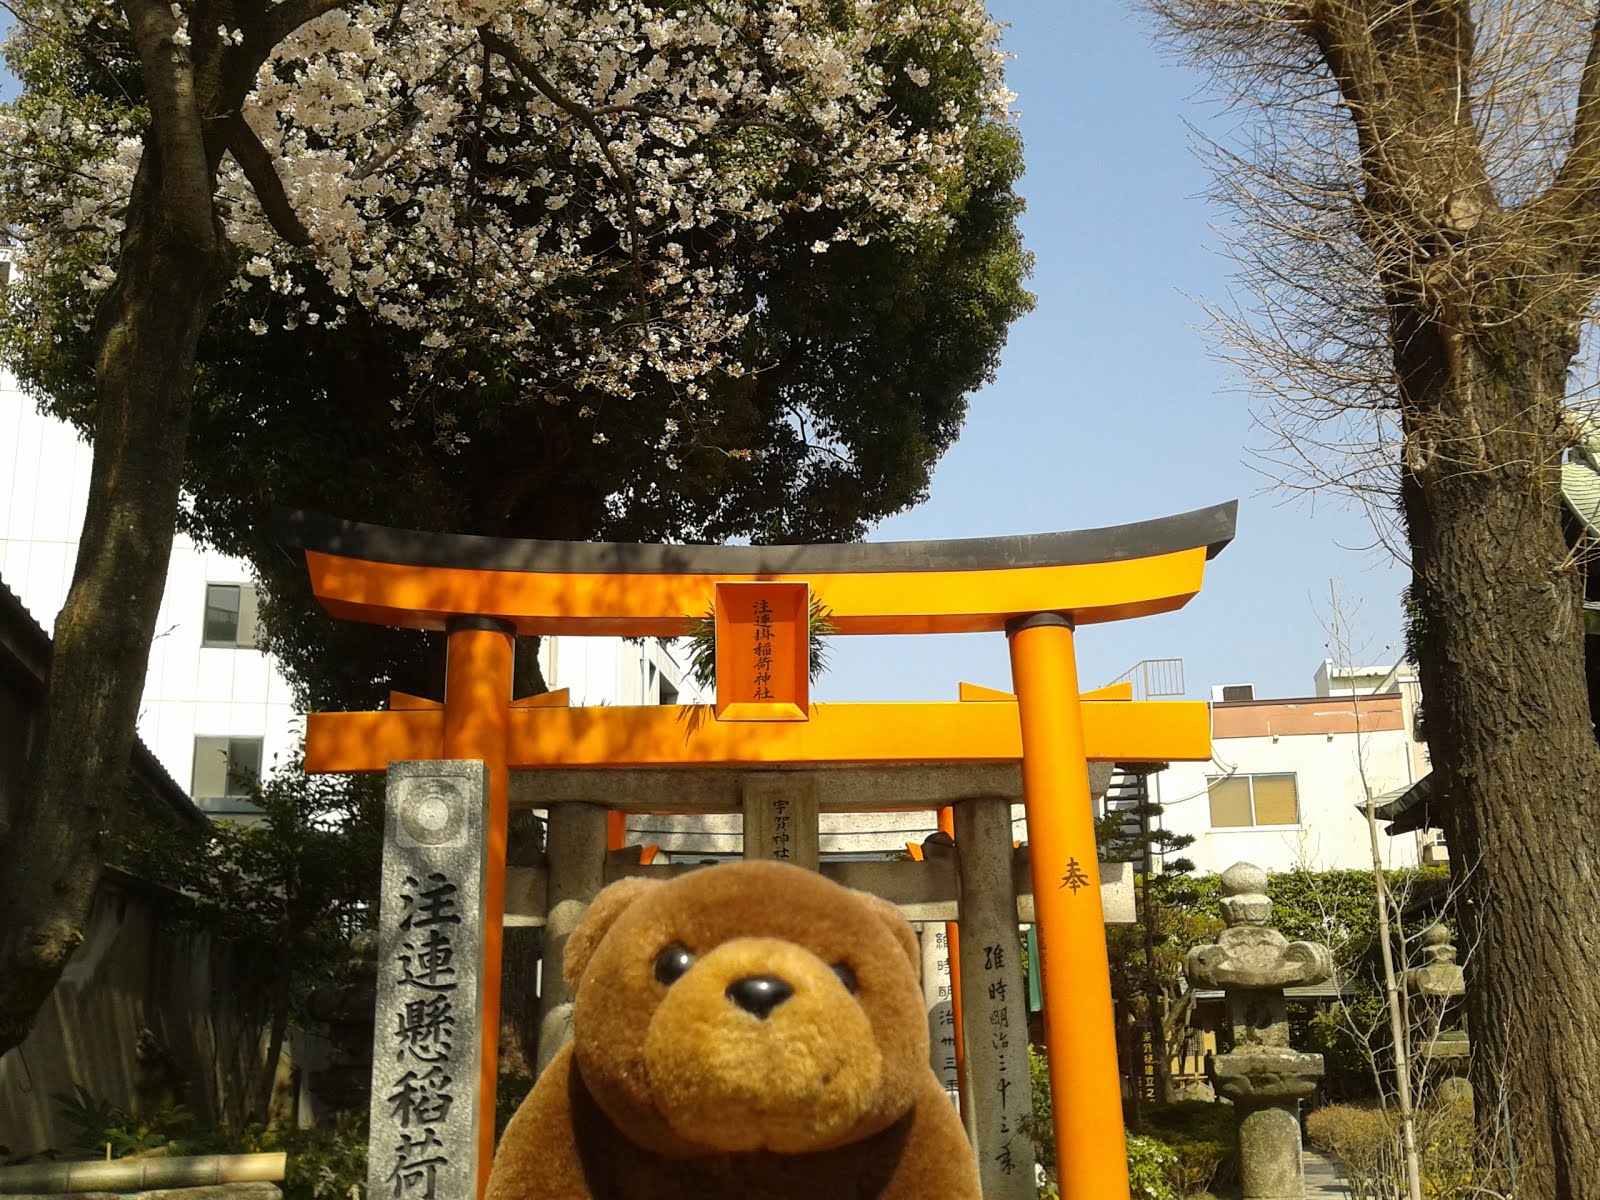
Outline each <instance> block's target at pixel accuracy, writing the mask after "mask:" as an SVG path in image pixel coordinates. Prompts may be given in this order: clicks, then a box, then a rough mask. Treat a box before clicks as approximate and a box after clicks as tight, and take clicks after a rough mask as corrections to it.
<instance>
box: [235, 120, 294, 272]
mask: <svg viewBox="0 0 1600 1200" xmlns="http://www.w3.org/2000/svg"><path fill="white" fill-rule="evenodd" d="M228 152H229V153H230V154H232V155H233V160H234V161H235V162H236V163H238V164H239V169H240V170H242V171H243V172H244V177H245V178H246V179H247V180H249V181H250V186H251V188H253V189H254V190H255V194H256V199H257V200H258V201H260V203H261V211H262V212H263V213H265V214H266V218H267V220H268V222H269V223H270V224H271V225H272V228H273V229H274V230H276V231H277V233H278V236H279V237H281V238H283V240H284V241H286V242H288V243H289V244H290V245H291V246H309V245H310V244H311V241H312V238H311V233H310V231H309V230H307V229H306V227H305V225H304V224H302V223H301V221H300V218H299V217H298V216H297V215H296V214H295V211H294V205H293V204H291V203H290V201H289V196H288V194H287V193H286V192H285V191H284V190H283V180H281V179H279V178H278V172H277V169H276V168H275V167H274V166H273V163H272V156H271V155H270V154H268V153H267V148H266V147H265V146H263V145H262V144H261V139H260V138H258V137H257V136H256V131H255V130H253V129H251V128H250V123H249V122H248V121H246V120H245V119H244V118H243V117H242V116H240V115H238V114H237V113H236V114H234V116H233V117H231V118H230V119H229V120H228Z"/></svg>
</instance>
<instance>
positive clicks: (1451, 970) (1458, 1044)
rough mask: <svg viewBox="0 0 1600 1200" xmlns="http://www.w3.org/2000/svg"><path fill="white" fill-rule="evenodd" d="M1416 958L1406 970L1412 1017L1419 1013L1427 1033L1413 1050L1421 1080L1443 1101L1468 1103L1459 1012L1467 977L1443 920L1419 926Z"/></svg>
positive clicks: (1465, 1053)
mask: <svg viewBox="0 0 1600 1200" xmlns="http://www.w3.org/2000/svg"><path fill="white" fill-rule="evenodd" d="M1422 958H1423V964H1422V966H1420V967H1413V968H1412V969H1411V970H1409V971H1407V972H1406V991H1407V992H1409V993H1410V994H1411V996H1412V1003H1411V1008H1412V1013H1413V1023H1415V1017H1416V1016H1417V1015H1419V1014H1420V1016H1421V1018H1422V1026H1423V1030H1424V1034H1425V1036H1427V1039H1428V1040H1427V1041H1425V1042H1424V1043H1423V1044H1422V1045H1421V1046H1419V1047H1418V1048H1417V1050H1416V1052H1415V1056H1414V1057H1415V1059H1416V1061H1417V1062H1419V1063H1420V1064H1421V1065H1422V1076H1423V1078H1422V1080H1421V1083H1422V1085H1423V1087H1424V1088H1426V1089H1428V1090H1429V1091H1431V1092H1432V1094H1433V1096H1434V1097H1435V1098H1436V1099H1438V1100H1442V1101H1444V1102H1445V1103H1454V1104H1463V1103H1464V1104H1471V1103H1472V1084H1471V1083H1469V1082H1468V1081H1467V1078H1466V1075H1467V1062H1468V1055H1469V1053H1470V1051H1471V1046H1470V1044H1469V1043H1468V1041H1467V1031H1466V1029H1465V1027H1464V1026H1463V1024H1462V1015H1461V998H1462V997H1463V996H1465V995H1466V992H1467V983H1466V978H1465V976H1464V975H1463V974H1462V971H1461V967H1460V966H1459V965H1458V964H1457V963H1456V948H1455V946H1453V945H1452V944H1451V942H1450V931H1449V930H1448V929H1446V928H1445V927H1444V926H1443V925H1438V924H1434V925H1430V926H1428V927H1427V928H1426V929H1424V930H1423V931H1422Z"/></svg>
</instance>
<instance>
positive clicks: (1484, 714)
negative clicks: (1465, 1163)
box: [1151, 0, 1600, 1200]
mask: <svg viewBox="0 0 1600 1200" xmlns="http://www.w3.org/2000/svg"><path fill="white" fill-rule="evenodd" d="M1151 5H1152V7H1153V8H1154V9H1155V10H1156V11H1157V12H1158V14H1159V15H1160V17H1161V18H1162V20H1163V22H1164V26H1165V29H1166V30H1167V32H1168V33H1169V34H1170V36H1171V37H1172V39H1173V40H1174V41H1175V42H1176V43H1177V44H1178V45H1179V46H1180V47H1181V48H1182V49H1183V50H1185V51H1186V52H1188V53H1189V54H1190V55H1192V56H1193V57H1194V58H1195V59H1196V60H1197V61H1199V62H1201V63H1203V64H1205V65H1207V66H1208V67H1210V68H1212V69H1213V71H1214V73H1215V78H1216V79H1217V80H1218V82H1219V85H1220V86H1221V87H1222V88H1223V89H1224V91H1225V92H1226V93H1227V94H1228V95H1229V96H1230V97H1231V98H1232V99H1233V100H1235V101H1236V102H1238V103H1236V104H1235V105H1234V106H1233V107H1232V108H1231V109H1230V110H1229V111H1230V112H1232V113H1233V114H1235V115H1236V116H1237V118H1238V123H1237V126H1236V128H1235V129H1234V130H1233V131H1230V132H1229V133H1225V134H1221V135H1218V136H1217V137H1216V138H1215V139H1213V140H1212V141H1211V142H1210V150H1211V152H1212V153H1213V154H1214V155H1215V156H1216V157H1217V160H1218V161H1217V165H1218V166H1219V168H1220V170H1219V171H1218V176H1217V177H1218V190H1219V192H1220V195H1221V198H1222V200H1223V201H1224V202H1225V203H1226V204H1227V205H1229V206H1230V208H1231V211H1232V212H1233V213H1234V214H1235V216H1236V217H1237V224H1236V225H1235V227H1234V229H1233V230H1232V233H1233V235H1234V236H1233V246H1234V250H1235V255H1236V258H1237V261H1238V264H1239V267H1240V273H1241V277H1242V282H1243V283H1244V284H1245V285H1246V287H1247V288H1248V290H1249V291H1250V292H1251V293H1253V296H1254V300H1253V301H1252V302H1251V303H1250V305H1249V306H1248V307H1246V308H1244V309H1242V310H1234V311H1230V312H1224V313H1220V314H1219V316H1220V317H1221V325H1222V332H1223V334H1224V336H1225V339H1226V340H1227V342H1228V345H1229V347H1230V356H1231V357H1233V358H1234V359H1235V360H1236V361H1238V362H1240V363H1241V364H1243V365H1244V367H1245V370H1246V377H1247V379H1248V380H1249V382H1250V383H1251V384H1252V385H1254V386H1255V387H1256V388H1257V389H1258V390H1259V392H1260V394H1261V395H1263V396H1264V397H1265V398H1266V404H1265V411H1264V419H1265V422H1266V424H1267V425H1268V426H1269V428H1272V429H1274V430H1276V432H1277V433H1278V435H1279V437H1278V440H1277V446H1276V450H1277V451H1278V452H1280V454H1281V457H1282V461H1283V462H1284V463H1285V465H1287V466H1289V467H1290V468H1292V469H1293V472H1294V474H1295V478H1296V480H1297V481H1298V482H1300V483H1301V484H1304V485H1308V486H1313V487H1319V488H1321V487H1326V486H1327V485H1329V484H1333V485H1336V486H1340V487H1345V488H1348V489H1351V490H1352V491H1354V492H1355V493H1356V494H1358V495H1359V496H1361V497H1362V498H1363V499H1364V500H1365V501H1366V502H1368V503H1369V504H1372V505H1374V506H1375V507H1377V508H1380V509H1382V508H1384V507H1385V505H1386V504H1392V512H1393V514H1394V515H1395V516H1396V517H1398V529H1399V531H1400V532H1401V533H1402V534H1403V537H1404V541H1405V542H1406V543H1408V544H1409V558H1410V562H1411V566H1412V571H1413V579H1412V586H1411V597H1412V602H1413V605H1414V618H1415V631H1414V632H1415V634H1416V639H1415V640H1416V646H1417V650H1418V654H1419V658H1420V662H1419V668H1420V670H1421V675H1422V682H1423V686H1424V691H1425V694H1426V696H1427V710H1426V711H1427V733H1428V742H1429V748H1430V751H1431V753H1432V758H1433V763H1434V773H1435V781H1436V783H1437V784H1439V785H1440V786H1439V787H1438V789H1437V794H1442V795H1443V796H1444V797H1445V804H1444V807H1445V810H1446V816H1445V828H1446V833H1447V835H1448V837H1449V840H1450V848H1451V857H1452V860H1453V861H1455V862H1457V863H1460V864H1462V865H1463V866H1465V867H1466V868H1467V869H1468V874H1467V877H1466V882H1465V885H1464V887H1463V889H1462V891H1461V894H1460V897H1459V899H1458V902H1457V915H1458V917H1459V918H1460V923H1461V925H1462V927H1463V933H1464V935H1465V937H1466V939H1467V940H1468V941H1469V942H1470V943H1471V944H1472V945H1474V946H1475V947H1476V951H1475V953H1474V955H1473V956H1472V959H1471V961H1470V964H1469V978H1468V983H1469V1002H1468V1003H1469V1015H1470V1019H1471V1022H1472V1028H1473V1034H1474V1056H1475V1061H1474V1066H1473V1074H1474V1083H1475V1084H1476V1085H1477V1087H1478V1089H1479V1095H1480V1097H1493V1096H1496V1095H1498V1093H1499V1089H1500V1088H1501V1087H1502V1086H1503V1087H1504V1088H1505V1089H1506V1092H1507V1097H1508V1099H1507V1106H1506V1107H1507V1111H1508V1112H1509V1115H1510V1125H1509V1133H1510V1135H1511V1137H1512V1139H1513V1142H1514V1149H1515V1154H1516V1160H1517V1163H1518V1176H1519V1178H1518V1185H1519V1191H1518V1195H1519V1196H1521V1197H1527V1198H1529V1200H1534V1198H1543V1197H1557V1196H1559V1197H1597V1196H1600V1172H1597V1171H1596V1170H1595V1169H1594V1164H1595V1163H1596V1162H1600V993H1596V992H1595V991H1594V989H1592V988H1586V987H1584V986H1582V984H1581V982H1580V981H1581V980H1583V979H1584V978H1585V976H1586V973H1588V972H1589V971H1591V970H1592V966H1591V964H1592V963H1593V962H1594V960H1595V955H1596V953H1597V952H1600V885H1597V878H1600V828H1597V826H1596V823H1595V822H1594V820H1593V819H1592V815H1590V811H1589V809H1590V805H1589V801H1590V798H1591V797H1592V796H1594V795H1595V794H1596V793H1597V792H1600V748H1597V746H1596V741H1595V736H1594V730H1593V726H1592V724H1591V720H1590V715H1589V702H1588V695H1587V691H1586V688H1585V682H1584V674H1583V622H1582V620H1581V603H1582V581H1581V578H1580V571H1579V569H1578V567H1579V564H1578V562H1577V560H1576V558H1575V556H1574V555H1573V554H1571V553H1570V552H1569V547H1568V544H1567V542H1566V540H1565V538H1564V536H1563V530H1562V522H1561V509H1560V490H1559V466H1560V462H1561V457H1562V454H1563V451H1564V450H1565V449H1566V448H1567V447H1568V446H1569V445H1571V444H1572V442H1573V422H1572V421H1571V420H1570V419H1569V415H1568V409H1569V404H1570V403H1571V402H1572V401H1573V400H1574V399H1575V398H1576V397H1575V396H1574V395H1572V394H1570V390H1571V389H1569V379H1570V377H1571V375H1572V372H1573V367H1574V363H1575V361H1576V360H1577V358H1578V355H1579V350H1580V345H1581V343H1582V340H1583V337H1584V332H1585V330H1586V328H1587V327H1588V325H1589V322H1590V320H1591V317H1592V314H1593V311H1594V302H1595V298H1596V291H1597V283H1600V274H1597V272H1600V15H1597V13H1596V6H1595V5H1594V4H1592V3H1588V4H1577V3H1573V2H1572V0H1542V2H1540V3H1532V2H1527V3H1512V2H1511V0H1503V2H1502V3H1500V4H1496V5H1493V6H1487V5H1485V6H1481V8H1479V7H1477V6H1473V5H1472V4H1470V3H1468V2H1466V0H1458V2H1454V3H1452V2H1448V0H1411V2H1403V0H1300V2H1283V0H1151ZM1495 1108H1496V1105H1495V1104H1493V1103H1489V1104H1480V1112H1489V1113H1492V1112H1493V1110H1494V1109H1495Z"/></svg>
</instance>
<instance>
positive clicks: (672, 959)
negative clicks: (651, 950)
mask: <svg viewBox="0 0 1600 1200" xmlns="http://www.w3.org/2000/svg"><path fill="white" fill-rule="evenodd" d="M693 965H694V955H692V954H690V953H689V947H687V946H685V945H684V944H683V943H682V942H673V943H672V944H671V945H670V946H668V947H667V948H666V949H665V950H663V951H662V952H661V953H660V954H658V955H656V979H657V980H659V981H660V982H661V983H664V984H666V985H667V986H669V987H670V986H671V985H672V984H674V983H676V982H677V981H678V980H679V979H681V978H682V977H683V973H684V972H685V971H687V970H688V969H689V968H690V967H692V966H693Z"/></svg>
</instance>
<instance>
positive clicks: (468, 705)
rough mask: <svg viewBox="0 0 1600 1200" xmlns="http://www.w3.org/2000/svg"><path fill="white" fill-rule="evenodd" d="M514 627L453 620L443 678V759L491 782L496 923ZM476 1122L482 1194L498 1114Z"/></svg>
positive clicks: (507, 808)
mask: <svg viewBox="0 0 1600 1200" xmlns="http://www.w3.org/2000/svg"><path fill="white" fill-rule="evenodd" d="M516 628H517V627H516V626H515V625H513V624H512V623H511V622H510V621H502V620H499V619H498V618H495V617H477V616H472V617H456V618H453V619H452V620H451V621H450V623H449V625H448V626H447V629H448V635H447V636H448V638H449V648H448V651H447V657H446V659H445V678H444V757H445V758H466V759H471V758H476V759H481V760H482V761H483V766H484V771H485V774H486V775H487V776H488V780H489V811H488V814H487V817H488V819H487V820H486V821H485V822H484V834H485V841H486V842H487V845H486V846H485V848H484V852H485V861H486V862H488V863H490V864H492V866H491V869H490V870H489V871H488V872H487V874H486V877H485V882H484V911H485V912H487V913H489V914H490V916H491V918H495V917H498V915H499V914H500V913H503V912H504V911H505V908H506V873H505V867H504V865H503V864H504V863H505V861H506V827H507V824H508V822H509V819H510V813H511V770H510V767H509V765H508V759H507V754H506V746H507V737H506V734H507V732H508V729H509V719H510V715H511V675H512V669H513V662H514V660H515V655H516ZM501 939H502V925H501V922H500V921H499V920H497V919H491V920H489V921H486V922H485V923H484V927H483V957H484V963H485V964H487V967H486V969H484V970H482V971H481V973H480V975H479V980H478V989H479V997H480V999H481V1003H482V1010H483V1014H484V1017H485V1019H486V1020H487V1021H488V1022H489V1030H490V1032H489V1034H488V1035H487V1036H485V1037H484V1038H483V1041H482V1047H481V1049H480V1051H479V1059H478V1094H479V1095H480V1096H489V1097H493V1096H494V1094H495V1085H496V1083H497V1082H498V1080H499V1069H500V1038H499V1036H498V1035H499V1029H500V946H501ZM486 1116H487V1119H483V1118H482V1117H480V1119H479V1122H478V1174H479V1190H480V1191H481V1190H482V1186H483V1182H484V1181H485V1180H487V1179H488V1173H489V1164H490V1163H491V1162H492V1161H493V1160H494V1110H493V1108H490V1109H489V1110H488V1112H487V1114H486Z"/></svg>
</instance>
